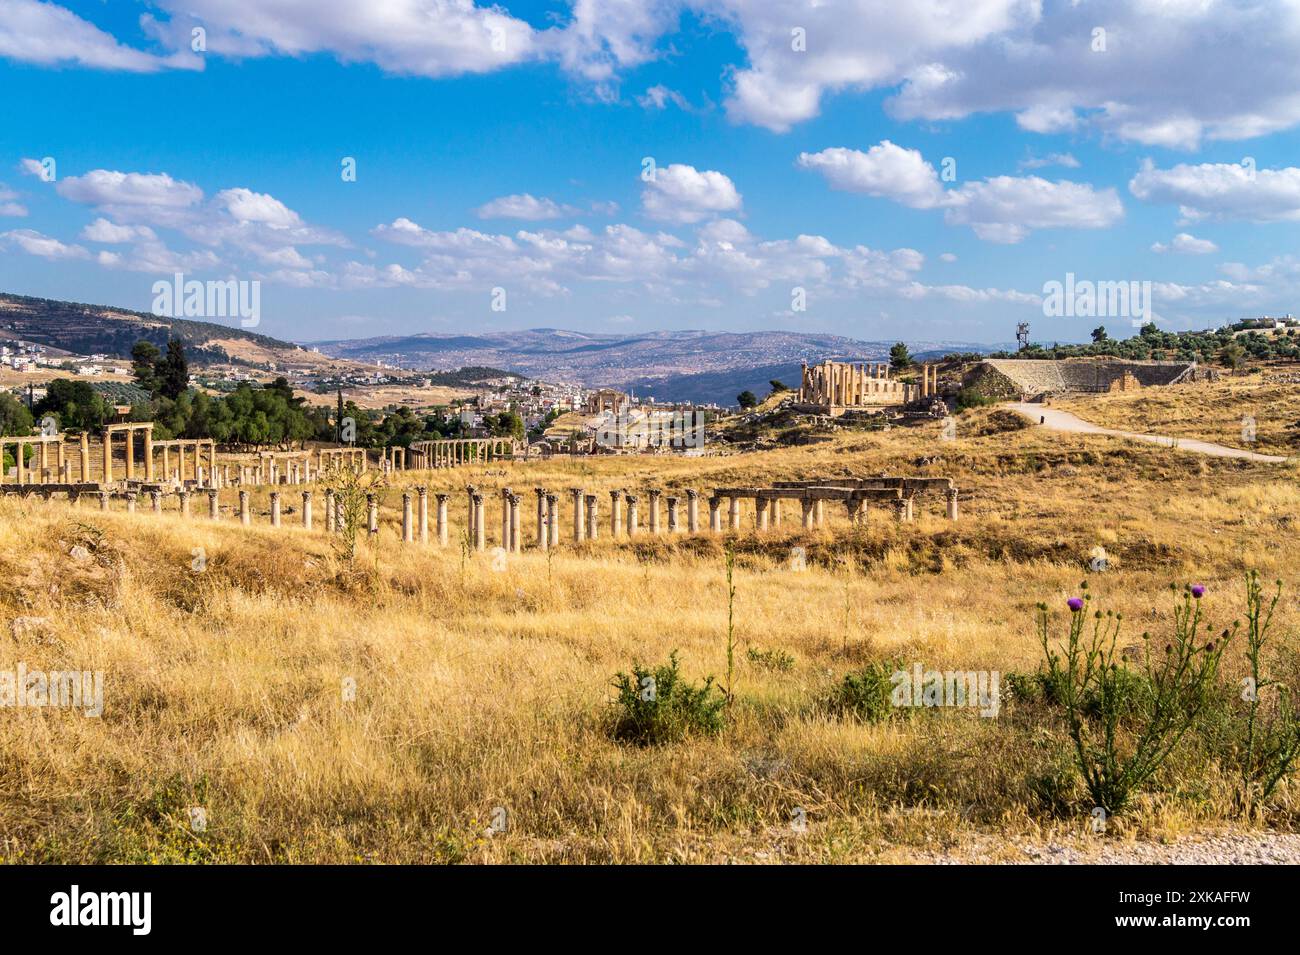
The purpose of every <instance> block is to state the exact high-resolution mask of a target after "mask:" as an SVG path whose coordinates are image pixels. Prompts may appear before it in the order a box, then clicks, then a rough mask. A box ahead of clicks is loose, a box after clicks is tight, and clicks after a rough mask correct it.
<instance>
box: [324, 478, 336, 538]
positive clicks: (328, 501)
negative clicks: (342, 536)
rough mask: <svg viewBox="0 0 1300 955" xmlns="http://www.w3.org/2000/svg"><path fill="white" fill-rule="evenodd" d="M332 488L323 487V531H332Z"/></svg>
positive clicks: (330, 532)
mask: <svg viewBox="0 0 1300 955" xmlns="http://www.w3.org/2000/svg"><path fill="white" fill-rule="evenodd" d="M334 517H335V514H334V489H333V488H329V487H327V488H326V489H325V533H326V534H333V533H334Z"/></svg>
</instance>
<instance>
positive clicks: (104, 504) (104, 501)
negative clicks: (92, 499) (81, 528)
mask: <svg viewBox="0 0 1300 955" xmlns="http://www.w3.org/2000/svg"><path fill="white" fill-rule="evenodd" d="M99 509H100V510H101V511H106V510H108V492H107V491H100V492H99Z"/></svg>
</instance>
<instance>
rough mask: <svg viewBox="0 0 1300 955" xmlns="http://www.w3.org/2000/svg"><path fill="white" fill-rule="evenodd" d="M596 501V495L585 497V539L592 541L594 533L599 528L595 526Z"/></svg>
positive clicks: (597, 499)
mask: <svg viewBox="0 0 1300 955" xmlns="http://www.w3.org/2000/svg"><path fill="white" fill-rule="evenodd" d="M598 501H599V498H597V497H596V495H594V494H588V495H586V505H587V507H586V515H585V516H586V518H587V539H588V540H593V541H594V540H595V539H596V531H597V528H598V526H599V525H598V524H597V514H596V505H597V502H598Z"/></svg>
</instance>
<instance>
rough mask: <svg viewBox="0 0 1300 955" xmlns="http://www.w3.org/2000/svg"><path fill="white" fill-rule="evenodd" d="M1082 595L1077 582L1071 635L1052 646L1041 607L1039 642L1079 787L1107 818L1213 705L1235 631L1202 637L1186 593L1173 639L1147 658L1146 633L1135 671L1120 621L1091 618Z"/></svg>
mask: <svg viewBox="0 0 1300 955" xmlns="http://www.w3.org/2000/svg"><path fill="white" fill-rule="evenodd" d="M1087 587H1088V585H1087V583H1086V582H1084V583H1082V584H1080V589H1081V590H1082V591H1083V596H1082V597H1071V598H1070V599H1069V600H1068V601H1067V605H1068V607H1069V609H1070V629H1069V632H1068V634H1067V635H1066V638H1065V640H1064V642H1063V643H1061V644H1060V645H1058V647H1057V648H1053V646H1052V641H1051V638H1050V635H1049V631H1050V628H1051V618H1050V614H1049V613H1048V609H1047V605H1046V604H1039V605H1038V639H1039V643H1040V644H1041V645H1042V647H1043V653H1044V655H1045V657H1046V660H1047V679H1048V681H1049V685H1050V686H1051V687H1052V688H1053V690H1054V692H1055V694H1056V695H1057V697H1058V699H1059V701H1060V703H1061V705H1062V706H1063V707H1064V709H1065V714H1066V720H1067V723H1068V729H1069V734H1070V738H1071V740H1072V741H1073V743H1074V755H1075V761H1076V763H1077V765H1078V768H1079V771H1080V773H1081V774H1082V776H1083V781H1084V783H1085V785H1086V786H1087V789H1088V792H1089V794H1090V795H1091V796H1092V799H1093V803H1094V805H1095V806H1100V807H1101V808H1102V809H1104V810H1105V811H1106V813H1107V814H1108V815H1114V814H1115V813H1117V812H1120V811H1122V810H1123V809H1124V808H1125V806H1127V805H1128V803H1129V801H1130V799H1131V798H1132V796H1133V794H1134V793H1135V792H1136V791H1137V790H1138V789H1139V788H1140V787H1141V786H1143V785H1144V784H1145V783H1147V782H1148V781H1149V780H1150V779H1151V777H1152V776H1154V775H1155V773H1156V771H1157V770H1159V769H1160V767H1161V765H1162V764H1163V763H1164V762H1165V760H1166V759H1168V758H1169V755H1170V753H1172V752H1173V750H1174V748H1175V747H1176V746H1177V745H1178V743H1179V742H1180V741H1181V740H1182V738H1183V736H1184V735H1185V734H1186V733H1187V731H1188V730H1189V729H1190V728H1191V727H1192V726H1193V725H1195V724H1196V722H1197V720H1198V718H1199V717H1200V715H1201V713H1202V711H1203V710H1204V709H1205V707H1206V705H1207V703H1208V701H1209V700H1210V699H1211V696H1212V691H1213V688H1214V687H1215V684H1216V681H1217V677H1218V672H1219V663H1220V661H1221V659H1222V657H1223V652H1224V649H1225V648H1226V647H1227V645H1228V644H1229V643H1230V642H1231V640H1232V638H1233V636H1234V635H1235V633H1236V625H1235V624H1234V626H1233V629H1232V630H1231V631H1229V630H1225V631H1223V633H1222V634H1221V635H1220V636H1219V637H1218V638H1209V637H1208V636H1207V635H1205V634H1203V633H1202V629H1203V618H1202V610H1201V596H1202V595H1203V593H1204V588H1203V587H1200V586H1199V585H1198V586H1195V587H1188V588H1184V590H1183V592H1182V594H1181V596H1180V597H1176V598H1175V605H1174V634H1173V637H1172V638H1171V639H1170V641H1169V642H1167V643H1165V644H1164V645H1163V646H1162V647H1157V648H1156V649H1154V650H1153V649H1152V647H1151V637H1150V635H1149V634H1143V643H1144V645H1145V652H1144V660H1143V664H1142V669H1141V671H1140V672H1138V673H1135V672H1134V671H1132V670H1130V669H1129V668H1128V666H1127V665H1126V664H1125V663H1124V662H1123V661H1122V660H1121V659H1120V655H1119V653H1118V652H1117V648H1116V644H1117V640H1118V637H1119V632H1120V628H1121V625H1122V621H1123V617H1122V615H1121V614H1117V613H1113V612H1111V611H1107V612H1106V613H1104V614H1103V613H1102V612H1101V611H1095V612H1093V613H1092V614H1089V613H1088V609H1087V608H1088V605H1089V603H1090V602H1091V600H1092V596H1091V594H1089V593H1087Z"/></svg>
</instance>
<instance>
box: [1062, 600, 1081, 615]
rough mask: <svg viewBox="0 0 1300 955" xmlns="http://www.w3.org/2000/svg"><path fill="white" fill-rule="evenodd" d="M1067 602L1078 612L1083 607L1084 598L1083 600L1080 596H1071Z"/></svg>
mask: <svg viewBox="0 0 1300 955" xmlns="http://www.w3.org/2000/svg"><path fill="white" fill-rule="evenodd" d="M1065 603H1066V605H1067V606H1069V608H1070V609H1071V610H1073V611H1074V612H1075V613H1078V612H1079V611H1080V610H1082V609H1083V600H1081V599H1080V598H1078V597H1071V598H1070V599H1069V600H1067V601H1066V602H1065Z"/></svg>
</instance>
